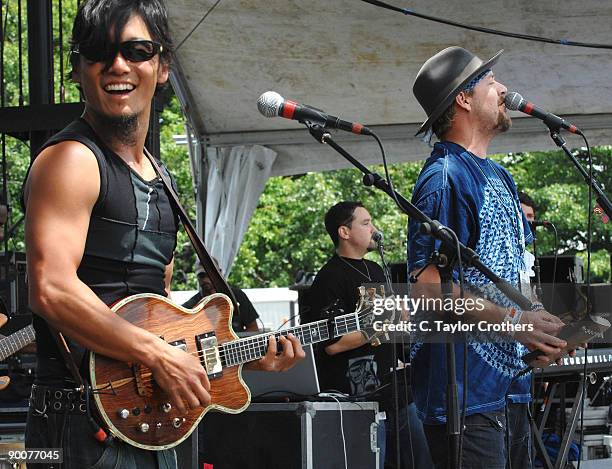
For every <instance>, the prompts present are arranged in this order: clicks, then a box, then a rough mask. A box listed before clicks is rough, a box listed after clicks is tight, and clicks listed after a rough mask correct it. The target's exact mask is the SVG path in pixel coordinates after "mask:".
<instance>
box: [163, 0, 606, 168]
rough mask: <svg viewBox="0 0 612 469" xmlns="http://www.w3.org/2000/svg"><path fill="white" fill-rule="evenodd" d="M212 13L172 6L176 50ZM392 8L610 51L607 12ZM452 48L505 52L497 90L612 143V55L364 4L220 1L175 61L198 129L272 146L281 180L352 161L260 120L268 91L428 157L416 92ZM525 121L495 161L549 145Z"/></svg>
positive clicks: (481, 6) (439, 0)
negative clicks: (428, 68) (420, 77)
mask: <svg viewBox="0 0 612 469" xmlns="http://www.w3.org/2000/svg"><path fill="white" fill-rule="evenodd" d="M213 3H214V0H169V1H168V4H169V7H170V14H171V27H172V30H173V35H174V37H175V40H176V42H177V43H178V42H179V41H180V40H181V39H183V38H184V37H185V36H186V35H187V33H188V32H189V31H190V30H191V29H192V28H193V27H194V26H195V25H196V24H197V22H198V21H199V20H200V18H201V17H202V16H203V15H204V13H205V12H206V11H208V9H209V8H210V7H211V6H212V5H213ZM392 3H395V4H397V5H398V6H403V7H407V8H411V9H413V10H415V11H418V12H422V13H427V14H430V15H434V16H439V17H443V18H448V19H452V20H455V21H459V22H464V23H469V24H473V25H477V26H484V27H489V28H497V29H503V30H511V31H515V32H518V33H524V34H533V35H540V36H548V37H552V38H566V39H573V40H576V41H583V42H596V43H612V34H611V33H610V32H611V29H610V24H612V2H611V1H601V0H584V1H581V2H579V3H576V2H573V1H569V0H559V1H555V2H538V1H536V2H534V1H531V0H484V1H483V0H479V1H474V0H461V1H452V2H451V1H448V0H417V1H412V2H407V1H406V0H393V2H392ZM449 45H460V46H463V47H466V48H468V49H470V50H472V51H474V52H475V53H476V54H478V55H479V56H480V57H481V58H483V59H486V58H488V57H490V56H492V55H493V54H494V53H495V52H497V51H498V50H500V49H504V50H505V52H504V54H503V55H502V57H501V59H500V61H499V63H498V65H497V66H496V67H495V72H496V75H497V77H498V79H499V80H500V81H501V82H502V83H504V84H506V85H507V86H508V88H509V89H514V90H517V91H519V92H520V93H521V94H523V95H524V96H525V97H527V98H529V99H530V100H532V101H534V102H535V103H537V104H538V105H540V106H541V107H543V108H545V109H548V110H550V111H551V112H554V113H556V114H560V115H572V119H573V120H574V121H575V122H576V123H577V124H579V125H581V127H583V128H584V129H585V130H586V134H587V136H588V137H589V141H590V143H591V144H593V145H595V144H605V143H610V141H611V138H610V134H611V130H612V99H611V98H612V79H611V78H610V77H612V51H610V50H606V49H587V48H581V47H568V46H560V45H554V44H544V43H536V42H531V41H525V40H519V39H512V38H506V37H500V36H492V35H487V34H483V33H478V32H472V31H467V30H464V29H458V28H453V27H450V26H445V25H442V24H436V23H432V22H429V21H425V20H421V19H418V18H414V17H407V16H404V15H401V14H399V13H394V12H391V11H388V10H383V9H381V8H377V7H374V6H372V5H369V4H366V3H363V2H360V1H358V0H334V1H329V0H311V1H304V0H267V1H254V0H241V1H237V0H223V1H222V2H221V3H220V4H219V5H218V6H217V7H216V8H215V9H214V10H213V11H212V12H211V13H210V15H209V16H208V17H207V18H206V20H205V21H204V22H203V23H202V24H201V25H200V27H199V28H198V29H196V30H195V31H194V33H193V34H192V35H191V36H190V37H189V38H188V39H187V41H186V42H185V43H184V44H183V45H182V47H181V48H180V49H179V51H178V60H179V62H180V65H181V70H182V72H181V77H180V79H181V80H182V83H183V84H184V85H185V88H187V89H188V92H189V95H190V98H189V112H190V114H191V116H192V120H193V124H194V127H195V129H194V132H195V133H196V134H198V136H199V137H202V138H203V141H205V142H206V143H207V144H209V145H213V146H233V145H245V144H246V145H248V144H259V145H265V146H268V147H270V148H272V149H274V150H275V151H276V152H277V153H278V158H277V159H276V162H275V164H274V167H273V168H272V175H287V174H295V173H302V172H305V171H321V170H329V169H333V168H340V167H347V166H348V164H347V163H346V162H344V160H343V159H342V158H341V157H340V156H337V155H336V154H335V153H334V152H333V151H332V150H331V149H329V148H327V147H325V146H323V145H320V144H318V143H317V142H315V141H314V140H313V139H312V137H311V136H310V135H309V134H307V133H306V132H305V131H304V130H303V129H302V127H301V125H300V124H298V123H297V122H293V121H286V120H284V119H281V118H276V119H266V118H265V117H263V116H261V115H260V114H259V112H258V111H257V107H256V101H257V98H258V97H259V96H260V94H261V93H263V92H264V91H268V90H274V91H277V92H278V93H280V94H281V95H283V96H284V97H287V98H289V99H293V100H295V101H297V102H303V103H306V104H311V105H313V106H315V107H319V108H322V109H324V110H325V111H327V112H329V113H330V114H333V115H338V116H341V117H343V118H345V119H347V120H358V121H361V122H363V123H365V124H366V125H369V126H373V127H375V128H376V129H378V130H379V131H380V136H381V137H382V138H383V140H384V142H385V143H386V145H387V147H388V148H387V150H388V153H389V157H390V159H391V161H410V160H417V159H422V158H423V157H424V156H426V154H427V153H428V150H427V147H425V146H424V145H423V144H422V143H421V142H420V141H419V140H417V139H414V138H413V137H412V136H413V134H414V132H415V129H416V128H417V124H419V123H421V122H422V121H423V120H424V118H425V114H424V112H423V111H422V109H421V108H420V106H419V105H418V103H417V102H416V100H415V98H414V97H413V95H412V82H413V80H414V77H415V74H416V72H417V71H418V69H419V68H420V66H421V65H422V64H423V62H424V61H425V60H426V59H427V58H428V57H430V56H431V55H433V54H434V53H436V52H437V51H439V50H441V49H443V48H444V47H447V46H449ZM521 120H524V121H527V122H520V121H521ZM517 121H518V122H517V125H516V126H515V128H514V129H513V130H512V131H511V132H510V133H509V134H508V135H506V136H504V137H502V138H499V139H497V140H496V141H495V144H494V146H493V147H492V148H491V151H492V152H506V151H525V150H536V149H551V148H553V147H554V145H553V144H552V142H551V140H550V138H549V137H548V136H547V134H546V129H545V128H544V127H543V125H542V124H541V123H540V122H534V119H531V118H525V119H517ZM342 140H343V141H345V142H346V144H347V148H348V149H349V150H352V151H354V152H355V154H356V155H358V156H360V157H361V158H363V160H364V161H366V162H368V163H372V162H378V161H379V152H378V151H377V148H376V147H375V145H374V142H372V141H371V139H367V138H364V137H356V136H355V137H353V136H352V135H347V136H343V139H342ZM571 144H572V142H570V146H571ZM579 144H580V143H579V142H578V141H577V142H575V145H576V146H577V145H579Z"/></svg>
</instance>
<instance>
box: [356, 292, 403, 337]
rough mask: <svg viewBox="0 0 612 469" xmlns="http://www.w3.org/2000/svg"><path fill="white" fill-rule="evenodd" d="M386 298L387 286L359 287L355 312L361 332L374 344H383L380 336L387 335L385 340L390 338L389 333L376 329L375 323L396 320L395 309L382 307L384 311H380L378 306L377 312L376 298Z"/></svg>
mask: <svg viewBox="0 0 612 469" xmlns="http://www.w3.org/2000/svg"><path fill="white" fill-rule="evenodd" d="M384 299H385V286H384V285H379V286H378V288H376V287H368V288H366V287H363V286H361V287H359V301H358V302H357V307H356V309H355V312H356V313H357V315H358V318H359V326H360V330H361V333H362V334H363V335H364V337H365V338H366V340H367V341H368V342H370V344H372V345H373V346H378V345H380V344H381V340H380V337H381V336H383V335H384V336H385V340H387V341H388V340H389V335H388V333H386V332H382V331H380V330H376V329H375V328H374V323H375V322H376V323H379V324H390V323H393V322H394V321H395V315H396V312H395V310H394V309H391V310H388V309H386V308H382V312H379V310H380V308H377V310H376V312H375V306H376V303H375V302H376V300H379V302H380V301H383V300H384Z"/></svg>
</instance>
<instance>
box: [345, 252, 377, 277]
mask: <svg viewBox="0 0 612 469" xmlns="http://www.w3.org/2000/svg"><path fill="white" fill-rule="evenodd" d="M338 259H340V260H341V261H342V262H344V263H345V264H346V265H348V266H349V267H350V268H351V269H353V270H356V271H357V272H359V273H360V274H361V275H363V276H364V277H365V278H367V279H368V280H369V281H370V282H371V281H372V277H370V269H368V264H366V261H365V260H363V259H361V262H363V266H364V267H365V268H366V272H367V273H368V275H366V274H364V273H363V272H362V271H361V270H359V269H358V268H357V267H355V266H354V265H353V264H351V263H350V262H349V261H347V260H346V259H344V258H343V257H342V256H341V255H339V254H338Z"/></svg>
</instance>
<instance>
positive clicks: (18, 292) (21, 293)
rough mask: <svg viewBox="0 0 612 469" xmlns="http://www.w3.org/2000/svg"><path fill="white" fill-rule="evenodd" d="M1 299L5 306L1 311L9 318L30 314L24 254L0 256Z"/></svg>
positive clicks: (16, 253)
mask: <svg viewBox="0 0 612 469" xmlns="http://www.w3.org/2000/svg"><path fill="white" fill-rule="evenodd" d="M0 298H1V299H2V302H3V303H4V305H2V309H4V308H6V311H0V312H1V313H3V314H6V315H7V316H13V315H15V314H27V313H28V288H27V284H26V256H25V253H23V252H14V253H11V254H10V255H6V254H1V255H0Z"/></svg>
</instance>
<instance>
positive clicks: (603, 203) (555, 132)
mask: <svg viewBox="0 0 612 469" xmlns="http://www.w3.org/2000/svg"><path fill="white" fill-rule="evenodd" d="M546 125H548V126H549V127H548V128H549V130H550V137H551V138H552V139H553V141H554V142H555V144H556V145H557V146H558V147H559V148H561V149H562V150H563V151H564V152H565V154H566V155H567V157H568V158H569V159H570V160H571V162H572V163H574V166H576V168H578V171H579V172H580V174H582V177H583V178H584V180H585V182H586V183H587V184H588V185H590V186H591V187H592V188H593V191H594V192H595V194H596V200H597V204H598V205H599V206H600V207H601V209H602V210H603V211H604V212H605V213H606V215H608V217H610V218H612V202H610V199H608V197H607V196H606V194H605V193H604V191H603V190H602V188H601V187H600V186H599V184H598V183H597V181H596V180H595V179H593V178H591V176H589V173H587V171H586V170H585V169H584V168H583V167H582V165H581V164H580V162H579V161H578V160H577V159H576V157H575V156H574V155H572V152H571V151H569V149H568V148H567V146H566V144H565V143H566V142H565V139H564V138H563V137H562V136H561V134H560V133H559V132H560V130H561V129H560V127H555V126H554V125H552V124H550V125H549V124H548V123H546Z"/></svg>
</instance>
